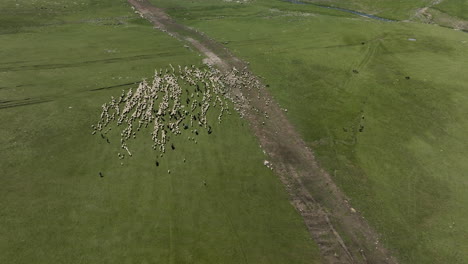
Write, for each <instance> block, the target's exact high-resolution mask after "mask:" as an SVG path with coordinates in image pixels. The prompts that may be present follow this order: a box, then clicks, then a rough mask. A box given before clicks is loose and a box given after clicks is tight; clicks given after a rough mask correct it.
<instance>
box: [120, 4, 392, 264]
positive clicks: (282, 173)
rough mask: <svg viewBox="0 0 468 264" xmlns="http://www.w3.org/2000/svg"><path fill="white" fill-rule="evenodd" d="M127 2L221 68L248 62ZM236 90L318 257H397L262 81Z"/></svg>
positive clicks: (330, 260) (347, 260) (378, 259)
mask: <svg viewBox="0 0 468 264" xmlns="http://www.w3.org/2000/svg"><path fill="white" fill-rule="evenodd" d="M128 2H129V3H130V4H131V5H132V6H133V7H134V8H135V9H136V10H137V11H138V12H139V13H140V15H141V16H142V17H144V18H146V19H148V20H149V21H151V22H152V23H153V24H154V25H155V27H156V28H158V29H159V30H161V31H163V32H166V33H168V34H170V35H171V36H173V37H175V38H177V39H179V40H181V41H182V42H184V43H185V44H188V45H191V46H193V47H194V48H195V49H197V50H198V51H199V52H200V53H202V54H204V55H205V56H206V57H207V59H208V60H209V62H210V63H212V64H213V65H215V66H216V67H218V68H219V69H220V70H221V71H225V72H227V71H230V70H231V69H232V68H233V67H236V68H237V69H243V68H246V67H247V65H248V64H247V63H245V62H243V61H241V60H240V59H238V58H236V57H235V56H234V55H232V54H231V53H230V52H229V51H228V50H227V49H226V48H225V47H224V46H223V45H221V44H219V43H217V42H215V41H214V40H212V39H210V38H208V37H207V36H205V35H204V34H203V33H201V32H198V31H197V30H195V29H192V28H189V27H186V26H184V25H181V24H178V23H176V22H175V21H174V20H172V19H171V18H170V17H169V16H168V15H167V14H166V13H165V12H164V10H162V9H160V8H156V7H154V6H153V5H152V4H150V3H149V2H148V1H147V0H128ZM249 74H251V73H249ZM252 76H253V75H252ZM237 92H238V93H242V95H243V96H244V97H246V98H247V99H248V100H246V105H243V106H242V108H243V110H244V118H245V119H246V120H247V121H248V122H249V124H250V127H251V129H252V131H253V133H254V134H255V136H256V137H257V139H258V141H259V143H260V145H261V148H262V149H263V150H264V151H265V152H266V153H267V154H268V156H269V157H270V162H271V164H272V168H273V170H274V171H275V173H276V174H277V175H278V176H279V177H280V179H281V181H282V182H283V184H284V185H285V187H286V189H287V191H288V193H289V195H290V201H291V204H292V205H293V206H294V207H295V208H296V210H297V211H298V212H299V213H300V214H301V215H302V217H303V219H304V223H305V224H306V226H307V228H308V230H309V232H310V234H311V236H312V237H313V238H314V240H315V241H316V243H317V244H318V246H319V248H320V252H321V255H322V259H323V262H324V263H397V261H396V260H395V259H394V258H393V257H392V256H391V255H390V254H389V252H388V251H387V250H386V249H385V248H384V247H383V246H382V245H381V244H380V243H379V237H378V235H377V233H376V232H375V231H374V230H373V229H372V228H370V226H369V225H368V224H367V222H366V221H365V220H364V218H363V217H362V216H361V215H360V214H359V213H357V212H355V211H354V210H353V209H352V208H351V207H350V205H349V204H348V202H347V201H348V199H347V198H346V197H345V195H344V194H343V193H342V192H341V190H339V188H338V187H337V186H336V185H335V184H334V182H333V181H332V179H331V177H330V175H329V174H327V173H326V172H325V171H323V170H322V169H320V168H319V166H318V164H317V162H316V160H315V157H314V155H313V153H312V151H311V150H310V149H309V148H308V146H307V145H306V143H305V142H304V141H303V140H302V138H301V136H300V135H299V134H298V132H297V131H296V130H295V128H294V127H293V126H292V124H291V123H290V122H289V121H288V120H287V118H286V116H285V113H284V111H283V110H282V109H281V108H280V107H279V105H277V104H276V103H275V102H274V101H273V100H272V97H271V95H270V94H269V92H268V90H267V89H266V87H265V86H262V87H261V88H260V91H257V90H252V91H237ZM312 194H313V195H312ZM342 237H345V238H346V242H345V241H344V239H343V238H342Z"/></svg>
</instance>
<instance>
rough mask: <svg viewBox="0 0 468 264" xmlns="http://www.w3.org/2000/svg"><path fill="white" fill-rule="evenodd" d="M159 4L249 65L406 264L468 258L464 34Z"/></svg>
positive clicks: (214, 4) (262, 4) (263, 10)
mask: <svg viewBox="0 0 468 264" xmlns="http://www.w3.org/2000/svg"><path fill="white" fill-rule="evenodd" d="M153 3H156V4H160V5H161V6H164V7H170V6H171V5H174V6H177V8H174V9H169V10H170V13H171V14H172V15H173V16H174V17H176V18H177V19H178V20H179V21H180V22H183V23H185V24H187V25H189V26H192V27H195V28H197V29H199V30H201V31H203V32H205V33H206V34H207V35H208V36H211V37H213V38H214V39H216V40H218V41H222V42H226V43H228V44H227V45H226V46H227V47H228V48H229V49H230V50H231V51H233V52H234V53H235V54H238V55H239V56H240V57H242V58H244V59H246V60H247V61H249V62H250V63H251V68H252V70H253V72H254V73H256V74H258V75H260V76H262V77H263V78H264V79H265V80H264V81H265V83H267V84H269V85H270V90H271V92H272V93H273V95H274V96H275V97H276V99H277V101H278V102H279V103H280V105H282V106H283V107H285V108H287V109H288V110H289V111H288V115H289V118H290V119H291V121H292V122H293V123H294V124H295V125H296V126H297V128H298V129H299V130H300V132H301V133H302V135H303V137H304V138H305V140H306V141H307V142H308V143H309V144H310V145H311V146H312V147H313V149H314V151H315V153H316V154H317V156H318V158H319V160H320V162H321V164H322V166H324V167H325V168H326V169H327V170H328V171H329V172H330V173H331V174H332V175H333V177H334V179H335V180H336V181H337V183H338V184H339V185H340V186H341V188H343V190H344V191H345V192H346V193H347V195H349V197H351V198H352V204H353V206H355V207H356V208H357V209H358V210H359V211H361V212H362V213H363V215H364V216H365V217H366V218H367V219H368V220H369V221H370V223H371V224H372V225H373V226H374V227H375V228H376V229H377V230H378V231H379V232H380V233H381V234H382V235H383V243H385V245H387V246H388V247H389V248H390V249H392V250H393V251H394V252H395V255H396V256H397V257H398V258H399V259H400V260H401V263H411V264H414V263H421V264H426V263H441V264H442V263H466V262H468V254H467V252H468V231H467V230H468V222H467V221H466V218H467V217H468V209H467V207H466V206H465V204H466V203H467V202H468V192H466V189H467V184H468V182H467V180H466V172H467V171H468V165H467V164H468V163H467V162H466V159H467V157H468V151H467V150H468V134H467V133H466V131H468V121H467V119H466V116H468V88H467V87H466V83H468V75H466V74H465V69H467V68H468V62H467V60H466V58H467V57H468V39H467V35H466V34H465V33H462V32H455V31H453V30H450V29H445V28H440V27H437V26H432V25H421V24H416V23H382V22H378V21H369V20H368V19H361V18H357V17H356V16H351V15H342V16H348V17H337V16H330V15H324V13H321V12H322V11H317V10H318V9H316V8H315V9H314V8H313V7H310V6H305V5H292V4H287V3H281V2H279V1H261V0H259V1H252V2H251V3H249V4H242V5H241V4H235V3H225V2H223V1H211V2H210V3H206V2H203V3H202V2H200V1H198V2H193V1H177V3H174V4H171V3H170V2H168V1H158V0H153ZM185 4H187V5H190V9H184V8H183V6H184V5H185ZM292 9H294V12H292ZM301 9H302V10H303V11H304V12H298V11H300V10H301ZM226 10H229V11H230V12H229V13H228V12H226ZM253 10H255V12H253ZM330 12H331V11H330ZM219 13H222V14H223V15H224V17H223V16H218V14H219ZM330 14H331V13H330ZM410 39H415V40H416V41H411V40H410ZM361 42H364V44H362V43H361ZM353 70H357V72H358V73H353ZM407 76H408V77H410V79H409V80H407V79H406V78H405V77H407ZM360 130H362V131H360Z"/></svg>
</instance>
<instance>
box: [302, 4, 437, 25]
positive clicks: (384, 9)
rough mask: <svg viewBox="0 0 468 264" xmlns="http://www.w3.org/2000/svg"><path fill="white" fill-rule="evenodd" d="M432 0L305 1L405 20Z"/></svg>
mask: <svg viewBox="0 0 468 264" xmlns="http://www.w3.org/2000/svg"><path fill="white" fill-rule="evenodd" d="M432 1H433V0H405V1H388V0H350V1H341V0H305V1H304V2H311V3H316V4H321V5H326V6H334V7H341V8H346V9H351V10H358V11H361V12H365V13H370V14H374V15H377V16H381V17H385V18H390V19H396V20H405V19H409V18H410V17H412V16H413V15H414V13H415V12H416V10H417V9H418V8H422V7H425V6H428V5H430V3H431V2H432Z"/></svg>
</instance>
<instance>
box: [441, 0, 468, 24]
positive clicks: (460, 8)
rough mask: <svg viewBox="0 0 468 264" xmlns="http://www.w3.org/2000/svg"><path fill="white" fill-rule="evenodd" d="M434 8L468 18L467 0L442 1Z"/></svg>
mask: <svg viewBox="0 0 468 264" xmlns="http://www.w3.org/2000/svg"><path fill="white" fill-rule="evenodd" d="M434 8H435V9H437V10H440V11H442V12H444V13H447V14H449V15H452V16H456V17H458V18H462V19H465V20H468V1H467V0H446V1H441V3H440V4H438V5H436V6H434Z"/></svg>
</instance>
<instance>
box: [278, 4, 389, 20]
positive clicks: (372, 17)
mask: <svg viewBox="0 0 468 264" xmlns="http://www.w3.org/2000/svg"><path fill="white" fill-rule="evenodd" d="M282 1H284V2H289V3H293V4H298V5H314V6H318V7H321V8H327V9H333V10H338V11H342V12H346V13H351V14H355V15H358V16H363V17H367V18H371V19H375V20H380V21H384V22H396V20H392V19H388V18H383V17H378V16H374V15H370V14H366V13H362V12H358V11H354V10H349V9H344V8H339V7H332V6H324V5H318V4H314V3H309V2H302V1H299V0H282Z"/></svg>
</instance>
